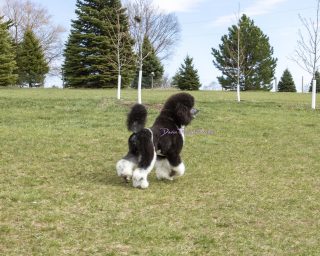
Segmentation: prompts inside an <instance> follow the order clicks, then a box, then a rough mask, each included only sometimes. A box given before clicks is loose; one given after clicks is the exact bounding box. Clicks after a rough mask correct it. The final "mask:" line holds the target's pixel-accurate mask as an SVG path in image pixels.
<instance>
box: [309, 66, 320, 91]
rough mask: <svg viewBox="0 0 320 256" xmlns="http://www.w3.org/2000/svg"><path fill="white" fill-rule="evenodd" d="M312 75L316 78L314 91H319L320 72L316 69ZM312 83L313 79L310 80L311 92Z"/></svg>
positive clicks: (310, 89) (310, 88)
mask: <svg viewBox="0 0 320 256" xmlns="http://www.w3.org/2000/svg"><path fill="white" fill-rule="evenodd" d="M314 76H315V79H316V92H317V93H319V92H320V72H319V71H316V73H315V75H314ZM312 83H313V81H311V83H310V87H309V92H312Z"/></svg>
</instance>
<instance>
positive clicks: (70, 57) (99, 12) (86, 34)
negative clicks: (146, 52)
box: [63, 0, 133, 88]
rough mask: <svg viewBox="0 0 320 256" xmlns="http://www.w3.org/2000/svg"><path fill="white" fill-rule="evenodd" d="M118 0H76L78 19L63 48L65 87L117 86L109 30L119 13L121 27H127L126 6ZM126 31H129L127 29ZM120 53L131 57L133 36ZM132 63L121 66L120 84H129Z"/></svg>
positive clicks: (113, 50) (74, 21) (73, 24)
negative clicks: (121, 82)
mask: <svg viewBox="0 0 320 256" xmlns="http://www.w3.org/2000/svg"><path fill="white" fill-rule="evenodd" d="M121 7H122V6H121V1H120V0H109V1H105V0H77V3H76V11H75V12H76V15H77V19H75V20H72V29H71V33H70V35H69V38H68V41H67V44H66V49H65V52H64V56H65V62H64V65H63V75H64V81H65V83H66V84H65V86H66V87H87V88H111V87H116V86H117V79H118V77H117V76H118V74H117V68H116V67H115V65H114V63H115V62H116V61H115V60H116V58H117V57H116V47H115V46H114V45H113V44H112V40H111V39H110V36H112V33H110V31H117V27H116V26H117V15H119V20H120V26H123V27H122V28H121V31H122V32H123V33H125V32H126V31H127V32H128V31H129V28H128V18H127V16H126V14H125V9H123V8H121ZM128 34H129V32H128ZM123 40H129V41H130V42H129V43H128V44H126V49H125V51H124V52H123V53H122V54H124V55H126V56H127V58H132V56H133V52H132V45H133V42H132V39H131V38H130V37H123ZM132 71H133V67H132V65H131V66H130V65H128V66H126V67H123V69H122V81H123V84H129V81H130V80H131V79H132V75H133V72H132Z"/></svg>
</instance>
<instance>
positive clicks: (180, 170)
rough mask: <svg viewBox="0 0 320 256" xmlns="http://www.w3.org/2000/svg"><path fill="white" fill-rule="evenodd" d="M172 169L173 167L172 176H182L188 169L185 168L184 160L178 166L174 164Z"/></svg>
mask: <svg viewBox="0 0 320 256" xmlns="http://www.w3.org/2000/svg"><path fill="white" fill-rule="evenodd" d="M171 169H172V174H171V175H172V177H180V176H182V175H183V174H184V173H185V171H186V168H185V166H184V163H183V162H181V163H180V164H179V165H178V166H175V167H174V166H172V167H171Z"/></svg>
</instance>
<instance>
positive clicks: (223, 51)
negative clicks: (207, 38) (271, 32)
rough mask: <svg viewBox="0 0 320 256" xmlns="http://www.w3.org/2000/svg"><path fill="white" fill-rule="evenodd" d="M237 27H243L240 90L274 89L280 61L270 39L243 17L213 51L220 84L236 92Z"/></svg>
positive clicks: (251, 21) (241, 28) (241, 34)
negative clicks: (220, 74)
mask: <svg viewBox="0 0 320 256" xmlns="http://www.w3.org/2000/svg"><path fill="white" fill-rule="evenodd" d="M238 27H240V50H239V55H240V63H239V64H240V77H239V78H240V87H241V89H242V90H271V88H272V86H271V81H272V79H273V77H274V73H275V68H276V62H277V59H275V58H273V57H272V55H273V48H272V47H271V46H270V44H269V38H268V37H267V36H266V35H264V34H263V32H262V31H261V30H260V28H258V27H257V26H256V25H255V24H254V22H253V20H251V19H250V18H249V17H247V16H246V15H243V16H242V17H241V19H240V20H239V24H238V26H236V25H233V26H232V27H231V28H229V29H228V30H229V33H228V34H227V35H224V36H223V37H222V38H221V41H222V43H221V44H220V45H219V48H218V49H213V48H212V55H213V57H214V60H213V64H214V66H215V67H216V68H217V69H219V70H220V71H221V72H222V76H220V77H218V81H219V82H220V84H221V85H222V87H223V88H225V89H228V90H235V89H236V87H237V79H238V74H237V72H238V69H237V66H238V58H237V57H238Z"/></svg>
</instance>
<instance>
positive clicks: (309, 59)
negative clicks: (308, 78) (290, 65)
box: [293, 0, 320, 78]
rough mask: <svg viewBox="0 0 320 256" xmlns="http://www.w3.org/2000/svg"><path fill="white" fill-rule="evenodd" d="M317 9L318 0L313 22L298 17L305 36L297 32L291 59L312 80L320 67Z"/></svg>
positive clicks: (319, 5)
mask: <svg viewBox="0 0 320 256" xmlns="http://www.w3.org/2000/svg"><path fill="white" fill-rule="evenodd" d="M319 7H320V0H317V9H316V10H317V16H316V20H315V21H314V20H312V19H311V18H310V19H307V18H304V17H302V16H301V15H299V18H300V21H301V22H302V25H303V27H304V29H305V31H306V34H305V35H304V34H303V33H302V32H301V30H300V31H299V40H298V42H297V43H298V45H297V48H296V50H295V56H294V58H293V61H295V62H296V63H297V64H298V65H299V66H300V67H301V68H302V69H304V70H305V71H307V72H308V73H309V74H310V75H312V78H314V75H315V73H316V71H317V70H318V69H319V67H320V63H319V60H320V34H319V32H320V31H319V14H320V13H319V11H320V9H319Z"/></svg>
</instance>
